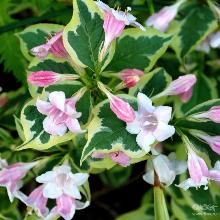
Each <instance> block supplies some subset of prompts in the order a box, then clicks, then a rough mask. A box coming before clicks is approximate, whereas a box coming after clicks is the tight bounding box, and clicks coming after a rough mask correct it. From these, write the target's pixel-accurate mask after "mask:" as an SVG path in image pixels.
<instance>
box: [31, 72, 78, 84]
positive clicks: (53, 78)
mask: <svg viewBox="0 0 220 220" xmlns="http://www.w3.org/2000/svg"><path fill="white" fill-rule="evenodd" d="M78 78H79V77H78V76H77V75H74V74H59V73H55V72H53V71H38V72H32V73H31V74H30V75H29V76H28V82H29V83H31V84H33V85H36V86H39V87H44V86H49V85H53V84H55V83H57V82H58V81H60V80H74V79H78Z"/></svg>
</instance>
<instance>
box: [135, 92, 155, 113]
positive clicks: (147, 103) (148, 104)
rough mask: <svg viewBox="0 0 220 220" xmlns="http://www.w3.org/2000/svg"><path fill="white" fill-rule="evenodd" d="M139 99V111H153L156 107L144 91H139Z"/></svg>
mask: <svg viewBox="0 0 220 220" xmlns="http://www.w3.org/2000/svg"><path fill="white" fill-rule="evenodd" d="M137 101H138V112H140V113H145V112H153V111H154V109H155V107H154V106H153V105H152V101H151V100H150V99H149V98H148V97H147V96H146V95H144V94H143V93H140V92H139V93H138V95H137Z"/></svg>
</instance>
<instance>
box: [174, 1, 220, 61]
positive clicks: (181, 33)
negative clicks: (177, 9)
mask: <svg viewBox="0 0 220 220" xmlns="http://www.w3.org/2000/svg"><path fill="white" fill-rule="evenodd" d="M216 28H217V20H216V18H215V15H214V14H213V12H212V11H211V9H210V8H209V7H208V6H206V5H205V4H198V5H197V7H195V8H193V9H191V10H190V11H189V12H187V16H186V17H185V18H184V20H183V21H182V22H181V23H180V24H179V25H178V30H177V34H176V33H174V34H176V35H175V37H174V40H173V41H172V47H173V49H174V50H175V52H176V54H177V56H178V57H179V58H180V59H181V58H183V57H185V56H186V55H187V54H188V53H190V52H191V51H192V50H194V49H195V48H196V47H197V45H199V44H200V43H201V42H202V40H204V39H205V38H206V36H207V35H208V34H209V33H211V32H212V31H214V30H215V29H216ZM175 31H176V30H175Z"/></svg>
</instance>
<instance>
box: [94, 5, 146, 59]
mask: <svg viewBox="0 0 220 220" xmlns="http://www.w3.org/2000/svg"><path fill="white" fill-rule="evenodd" d="M96 4H97V6H98V7H99V8H100V9H101V10H102V11H103V12H104V24H103V28H104V31H105V42H104V45H103V48H102V50H101V52H100V55H99V60H100V61H102V60H103V58H104V56H105V54H106V52H107V49H108V47H109V46H110V44H111V42H112V41H113V40H114V39H116V38H117V37H119V36H120V35H121V34H122V31H123V30H124V28H125V26H126V25H133V26H135V27H138V28H140V29H141V30H145V28H144V27H143V26H142V25H141V24H139V23H138V22H137V21H136V17H134V16H133V15H132V14H130V13H128V11H130V10H131V9H130V8H128V9H127V11H125V12H123V11H119V10H115V9H113V8H110V7H109V6H108V5H106V4H105V3H103V2H102V1H96Z"/></svg>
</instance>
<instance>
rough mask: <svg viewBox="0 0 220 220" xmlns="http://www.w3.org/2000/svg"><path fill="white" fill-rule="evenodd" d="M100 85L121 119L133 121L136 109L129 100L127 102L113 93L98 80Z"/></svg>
mask: <svg viewBox="0 0 220 220" xmlns="http://www.w3.org/2000/svg"><path fill="white" fill-rule="evenodd" d="M98 86H99V88H100V90H101V91H102V92H104V93H105V94H106V96H107V97H108V99H109V101H110V108H111V110H112V111H113V112H114V113H115V114H116V116H117V117H118V118H119V119H120V120H122V121H124V122H132V121H133V120H134V119H135V113H134V110H133V108H132V107H131V105H130V104H129V103H128V102H125V101H124V100H123V99H121V98H119V97H118V96H115V95H113V94H111V93H110V92H109V91H108V90H107V89H106V88H105V86H104V85H103V84H102V83H101V82H98Z"/></svg>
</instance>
